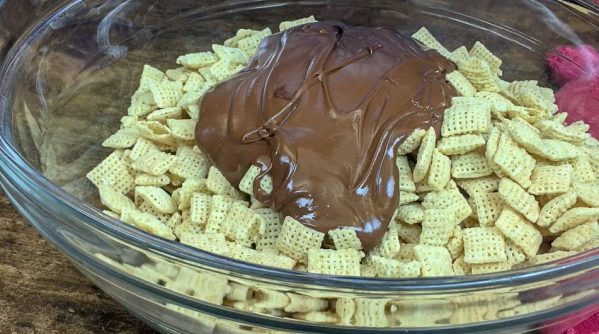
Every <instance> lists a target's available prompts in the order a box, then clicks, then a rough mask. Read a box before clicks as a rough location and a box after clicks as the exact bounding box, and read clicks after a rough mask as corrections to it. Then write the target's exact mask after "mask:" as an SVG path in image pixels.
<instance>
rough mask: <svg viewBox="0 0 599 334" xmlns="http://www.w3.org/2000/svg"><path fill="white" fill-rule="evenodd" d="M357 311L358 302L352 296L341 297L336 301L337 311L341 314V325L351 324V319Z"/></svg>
mask: <svg viewBox="0 0 599 334" xmlns="http://www.w3.org/2000/svg"><path fill="white" fill-rule="evenodd" d="M355 311H356V304H355V303H354V300H353V299H352V298H347V297H340V298H338V299H337V301H336V303H335V313H337V315H338V316H339V324H340V325H351V320H352V318H353V317H354V312H355Z"/></svg>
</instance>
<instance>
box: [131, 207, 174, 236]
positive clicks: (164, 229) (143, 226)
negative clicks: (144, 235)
mask: <svg viewBox="0 0 599 334" xmlns="http://www.w3.org/2000/svg"><path fill="white" fill-rule="evenodd" d="M121 220H122V221H123V222H125V223H127V224H131V225H133V226H135V227H137V228H139V229H140V230H143V231H146V232H148V233H150V234H153V235H156V236H159V237H161V238H165V239H168V240H175V235H174V234H173V232H172V231H171V229H170V228H169V227H168V226H166V225H165V224H164V223H163V222H161V221H160V220H158V218H156V217H154V216H153V215H151V214H149V213H145V212H141V211H139V210H135V209H123V212H122V213H121Z"/></svg>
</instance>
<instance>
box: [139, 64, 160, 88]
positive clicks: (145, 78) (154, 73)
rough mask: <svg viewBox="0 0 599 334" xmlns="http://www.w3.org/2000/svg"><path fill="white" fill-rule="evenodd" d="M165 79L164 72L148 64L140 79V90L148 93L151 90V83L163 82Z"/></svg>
mask: <svg viewBox="0 0 599 334" xmlns="http://www.w3.org/2000/svg"><path fill="white" fill-rule="evenodd" d="M164 78H165V75H164V72H162V71H161V70H159V69H157V68H155V67H152V66H150V65H148V64H146V65H144V67H143V70H142V72H141V77H140V78H139V90H141V91H148V90H150V82H151V81H158V82H160V81H162V80H163V79H164Z"/></svg>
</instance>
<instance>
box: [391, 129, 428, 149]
mask: <svg viewBox="0 0 599 334" xmlns="http://www.w3.org/2000/svg"><path fill="white" fill-rule="evenodd" d="M425 134H426V130H424V129H414V130H412V132H411V133H410V134H409V135H408V136H407V137H406V138H405V139H404V140H403V141H402V143H401V144H399V147H398V148H397V155H406V154H408V153H412V152H414V151H415V150H416V149H417V148H418V147H420V143H421V142H422V138H424V135H425Z"/></svg>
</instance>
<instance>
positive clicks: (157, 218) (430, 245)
mask: <svg viewBox="0 0 599 334" xmlns="http://www.w3.org/2000/svg"><path fill="white" fill-rule="evenodd" d="M309 22H314V17H309V18H305V19H300V20H296V21H290V22H283V23H281V25H280V27H279V29H280V30H281V31H283V30H285V29H289V28H291V27H294V26H296V25H300V24H305V23H309ZM270 34H271V30H270V29H269V28H266V29H264V30H261V31H257V30H249V29H240V30H239V31H238V32H237V34H236V35H235V36H234V37H232V38H230V39H228V40H226V41H225V42H224V45H216V44H215V45H213V46H212V49H213V51H206V52H200V53H192V54H187V55H183V56H181V57H179V58H177V64H179V65H181V67H178V68H176V69H171V70H167V71H166V72H162V71H160V70H158V69H156V68H153V67H151V66H149V65H145V66H144V69H143V72H142V75H141V79H140V84H139V88H138V90H137V91H136V92H135V93H134V95H133V96H132V98H131V105H130V107H129V109H128V115H127V116H124V117H123V118H122V119H121V128H120V129H119V130H118V131H117V132H116V133H115V134H113V135H112V136H110V137H109V138H107V139H106V140H105V141H104V143H103V146H105V147H109V148H113V149H115V151H114V152H113V153H112V154H110V155H109V156H108V157H107V158H106V159H105V160H104V161H102V162H101V163H100V164H99V165H98V166H96V167H95V168H94V169H93V170H92V171H90V172H89V173H88V175H87V177H88V179H89V180H90V181H91V182H93V183H94V184H95V185H96V186H97V187H98V189H99V193H100V198H101V200H102V203H103V204H104V205H105V206H106V207H107V208H108V210H105V211H104V213H106V214H107V215H109V216H111V217H114V218H116V219H120V220H121V221H123V222H125V223H127V224H131V225H133V226H136V227H138V228H140V229H142V230H145V231H147V232H149V233H152V234H155V235H157V236H160V237H163V238H166V239H170V240H178V241H180V242H181V243H184V244H187V245H190V246H192V247H196V248H199V249H202V250H206V251H209V252H212V253H216V254H220V255H225V256H229V257H232V258H235V259H238V260H243V261H248V262H252V263H257V264H261V265H266V266H273V267H278V268H283V269H295V270H300V271H308V272H311V273H319V274H330V275H353V276H371V277H375V276H376V277H401V278H404V277H430V276H451V275H468V274H482V273H490V272H497V271H505V270H509V269H511V268H518V267H522V266H527V265H535V264H539V263H544V262H547V261H551V260H554V259H559V258H562V257H565V256H569V255H571V254H574V253H575V252H579V251H584V250H587V249H591V248H593V247H596V246H599V225H598V223H597V219H598V218H599V180H598V179H597V176H598V175H597V174H598V173H599V142H598V141H597V140H595V139H594V138H592V137H591V136H590V135H589V134H588V130H589V126H588V125H587V124H584V123H582V122H576V123H573V124H571V125H565V124H564V120H565V117H566V115H565V114H563V113H557V106H556V105H555V103H554V96H553V91H552V90H551V89H549V88H542V87H539V86H538V85H537V82H536V81H514V82H507V81H504V80H502V79H500V76H501V64H502V61H501V60H500V59H499V58H497V57H496V56H495V55H493V54H492V53H491V52H490V51H489V50H488V49H487V48H486V47H485V46H484V45H483V44H482V43H480V42H476V43H475V44H474V46H473V47H472V48H471V49H470V50H469V51H468V50H467V49H466V47H464V46H462V47H459V48H457V49H456V50H454V51H452V52H450V51H448V50H447V49H446V48H445V47H443V46H442V45H441V44H440V43H439V42H438V41H437V40H436V39H435V38H434V37H433V36H432V35H431V34H430V33H429V32H428V31H427V30H426V29H425V28H422V29H420V30H419V31H418V32H416V33H415V34H414V35H413V38H415V39H416V40H418V41H420V42H421V43H422V44H424V45H425V46H426V47H428V48H432V49H435V50H437V51H438V52H439V53H440V54H441V55H443V56H445V57H446V58H448V59H450V60H452V61H454V62H455V63H456V64H457V65H458V70H457V71H454V72H452V73H449V74H447V77H446V78H447V80H448V81H449V82H450V83H451V84H452V85H453V86H454V87H455V88H456V90H457V91H458V92H459V94H460V95H461V96H459V97H456V98H453V99H452V105H451V107H450V108H448V109H446V111H445V113H444V119H443V124H442V127H441V133H440V138H437V133H436V132H435V131H434V129H432V128H429V129H415V130H414V131H413V132H412V133H411V135H410V136H409V137H408V138H407V139H406V140H405V141H404V142H403V143H402V144H401V145H400V147H399V149H398V152H397V160H396V162H397V168H398V169H399V174H400V184H399V189H400V201H399V206H398V208H397V210H396V213H395V215H394V217H393V219H392V221H391V223H390V225H389V228H388V230H387V232H386V234H385V236H384V238H383V240H382V242H381V244H380V245H379V246H377V247H376V248H375V249H374V250H373V251H371V252H369V253H368V254H364V252H363V251H362V249H361V243H360V240H359V239H358V238H357V237H356V234H355V232H354V231H353V230H351V229H335V230H332V231H329V232H328V233H327V235H325V234H324V233H321V232H318V231H315V230H312V229H310V228H308V227H306V226H304V225H302V224H301V223H300V222H298V221H296V220H294V219H293V218H291V217H285V218H284V219H282V220H281V219H280V217H279V215H278V213H277V212H275V211H273V210H272V209H271V208H268V207H264V206H263V205H262V204H261V203H260V202H258V201H257V200H256V199H255V198H254V196H253V189H252V188H253V187H252V185H253V181H254V179H255V178H256V176H257V175H258V173H259V169H258V167H256V166H252V167H251V168H249V170H248V171H247V173H246V175H245V177H244V178H243V179H242V181H241V182H240V184H239V185H231V184H230V183H229V182H228V181H227V179H226V178H225V177H224V176H223V175H222V174H221V173H220V171H219V170H218V169H216V168H215V167H213V166H211V165H210V162H209V159H208V157H207V156H206V155H205V154H204V153H203V152H201V151H200V150H199V149H198V148H197V147H196V146H195V142H194V129H195V125H196V122H198V121H200V122H201V115H200V110H199V108H198V101H199V99H200V98H201V97H202V95H203V94H204V93H205V92H206V91H208V90H209V89H210V88H211V87H213V86H214V85H216V84H217V83H218V82H220V81H223V80H226V79H227V78H229V77H231V76H232V75H234V74H235V73H237V72H238V71H240V70H241V69H243V68H244V66H245V65H246V64H247V62H248V60H249V58H250V57H251V56H252V55H254V54H255V52H256V51H257V48H258V45H259V43H260V41H261V40H262V39H263V38H264V37H266V36H268V35H270ZM236 186H237V187H236ZM261 187H262V190H264V191H266V192H269V191H271V190H272V182H271V180H270V179H268V178H264V179H263V180H262V183H261ZM323 243H324V244H326V245H327V246H332V248H330V247H329V248H327V249H325V248H322V246H323Z"/></svg>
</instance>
